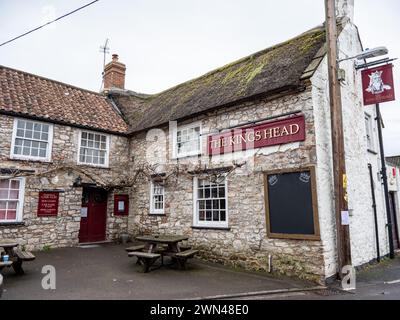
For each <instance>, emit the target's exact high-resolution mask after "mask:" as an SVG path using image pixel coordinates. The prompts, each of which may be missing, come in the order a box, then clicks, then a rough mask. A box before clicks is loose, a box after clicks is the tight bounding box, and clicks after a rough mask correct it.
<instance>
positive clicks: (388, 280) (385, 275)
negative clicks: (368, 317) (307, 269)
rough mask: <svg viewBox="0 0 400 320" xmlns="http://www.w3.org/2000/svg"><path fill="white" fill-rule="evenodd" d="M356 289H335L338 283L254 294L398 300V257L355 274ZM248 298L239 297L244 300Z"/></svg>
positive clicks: (319, 298) (295, 298)
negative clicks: (274, 293) (312, 289)
mask: <svg viewBox="0 0 400 320" xmlns="http://www.w3.org/2000/svg"><path fill="white" fill-rule="evenodd" d="M356 283H357V284H356V290H355V291H351V292H343V291H340V290H337V289H336V288H338V285H339V284H336V285H335V286H333V287H332V288H330V289H327V290H320V291H312V292H307V291H304V292H296V293H292V294H290V293H289V294H279V295H264V296H261V295H260V296H255V297H252V298H251V299H257V300H271V299H275V300H400V257H398V258H397V259H395V260H384V261H383V262H382V263H381V264H379V265H374V266H370V267H369V268H367V269H365V270H363V271H362V272H359V273H358V274H357V281H356ZM246 299H249V298H245V297H243V298H240V300H246Z"/></svg>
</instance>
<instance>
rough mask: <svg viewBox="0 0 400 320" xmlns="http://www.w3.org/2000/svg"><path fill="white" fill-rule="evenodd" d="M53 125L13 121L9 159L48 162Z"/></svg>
mask: <svg viewBox="0 0 400 320" xmlns="http://www.w3.org/2000/svg"><path fill="white" fill-rule="evenodd" d="M52 140H53V125H51V124H48V123H41V122H36V121H30V120H24V119H15V120H14V130H13V138H12V145H11V158H14V159H23V160H25V159H26V160H30V159H33V160H44V161H50V159H51V149H52Z"/></svg>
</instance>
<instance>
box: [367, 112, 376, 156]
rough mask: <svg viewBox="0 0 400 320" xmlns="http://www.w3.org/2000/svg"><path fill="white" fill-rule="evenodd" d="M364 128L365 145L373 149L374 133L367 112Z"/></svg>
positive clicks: (370, 149)
mask: <svg viewBox="0 0 400 320" xmlns="http://www.w3.org/2000/svg"><path fill="white" fill-rule="evenodd" d="M365 129H366V132H367V146H368V150H369V151H374V150H375V146H374V133H373V129H372V117H371V116H370V115H369V114H367V113H366V114H365Z"/></svg>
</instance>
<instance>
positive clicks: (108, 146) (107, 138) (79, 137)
mask: <svg viewBox="0 0 400 320" xmlns="http://www.w3.org/2000/svg"><path fill="white" fill-rule="evenodd" d="M84 132H86V133H88V134H89V133H93V134H97V135H102V136H105V137H106V156H105V159H104V164H100V163H97V164H96V163H87V162H81V161H80V155H81V143H82V133H84ZM110 145H111V136H110V135H109V134H106V133H103V132H97V131H90V130H83V129H82V130H79V134H78V152H77V154H78V156H77V163H78V165H82V166H90V167H99V168H108V167H109V162H110Z"/></svg>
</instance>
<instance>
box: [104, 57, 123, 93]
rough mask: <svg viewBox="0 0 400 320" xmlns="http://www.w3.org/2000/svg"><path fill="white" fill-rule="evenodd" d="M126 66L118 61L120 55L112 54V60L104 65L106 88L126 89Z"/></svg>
mask: <svg viewBox="0 0 400 320" xmlns="http://www.w3.org/2000/svg"><path fill="white" fill-rule="evenodd" d="M125 71H126V66H125V65H124V64H123V63H121V62H118V55H117V54H113V55H112V61H111V62H110V63H108V64H107V65H106V66H105V67H104V90H107V89H111V88H118V89H125Z"/></svg>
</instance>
